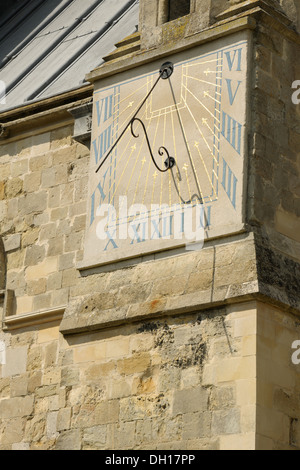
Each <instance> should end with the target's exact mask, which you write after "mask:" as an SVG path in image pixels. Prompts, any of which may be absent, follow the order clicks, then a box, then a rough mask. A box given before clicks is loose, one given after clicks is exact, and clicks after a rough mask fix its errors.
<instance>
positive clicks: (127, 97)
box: [119, 83, 147, 104]
mask: <svg viewBox="0 0 300 470" xmlns="http://www.w3.org/2000/svg"><path fill="white" fill-rule="evenodd" d="M146 85H147V83H144V84H143V85H142V86H141V87H140V88H137V89H136V90H134V92H133V93H131V94H130V95H127V96H125V98H123V99H122V100H121V101H120V102H119V104H121V103H123V102H124V101H126V100H129V98H131V97H132V96H133V95H135V94H136V93H138V92H139V91H140V90H142V89H143V88H145V86H146ZM119 94H121V93H119Z"/></svg>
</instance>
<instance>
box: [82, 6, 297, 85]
mask: <svg viewBox="0 0 300 470" xmlns="http://www.w3.org/2000/svg"><path fill="white" fill-rule="evenodd" d="M217 19H218V22H217V23H215V24H214V25H213V26H210V27H209V28H206V29H204V30H202V31H200V32H193V31H190V32H188V30H187V32H186V35H185V37H182V38H179V39H178V40H176V41H175V40H174V41H171V42H170V43H166V44H162V45H159V46H157V47H153V48H151V49H148V50H140V51H137V52H135V53H133V54H131V55H130V56H125V57H124V58H121V59H120V60H118V61H114V62H112V63H110V62H108V63H105V64H103V65H101V66H100V67H98V68H96V69H95V70H93V71H92V72H90V73H89V74H87V76H86V80H87V81H89V82H91V83H94V82H96V81H98V80H100V79H102V78H106V77H109V76H111V75H114V74H116V73H120V72H124V71H126V70H130V69H133V68H135V67H138V66H140V65H144V64H147V63H150V62H152V61H154V60H157V59H163V58H165V57H167V56H169V55H170V54H175V53H178V52H181V51H183V50H186V49H190V48H192V47H195V46H199V45H201V44H204V43H208V42H210V41H214V40H216V39H219V38H220V37H226V36H229V35H231V34H234V33H236V32H238V31H242V30H247V29H248V30H255V29H256V28H257V25H258V23H259V22H261V23H264V24H266V25H267V26H270V27H272V28H274V29H275V30H277V31H278V32H280V33H281V34H283V35H284V36H285V37H287V38H288V39H289V40H291V41H293V42H295V43H299V44H300V34H299V33H297V32H296V31H295V30H294V29H293V28H292V27H291V21H290V20H289V19H288V18H287V17H286V16H285V15H284V14H282V13H281V12H279V11H277V10H276V11H275V10H272V9H271V8H270V6H269V5H268V4H267V3H266V2H265V1H263V0H257V1H254V2H249V1H245V2H243V3H242V4H240V5H238V6H235V7H232V8H230V9H228V10H226V11H225V12H223V13H222V14H221V15H219V16H218V18H217Z"/></svg>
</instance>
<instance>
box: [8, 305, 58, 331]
mask: <svg viewBox="0 0 300 470" xmlns="http://www.w3.org/2000/svg"><path fill="white" fill-rule="evenodd" d="M65 308H66V307H65V306H62V307H56V308H53V309H49V310H40V311H38V312H32V313H25V314H23V315H13V316H10V317H5V318H4V320H3V330H4V331H7V330H16V329H20V328H27V327H30V326H34V325H42V324H45V323H51V322H55V321H59V322H60V321H61V319H62V317H63V314H64V311H65Z"/></svg>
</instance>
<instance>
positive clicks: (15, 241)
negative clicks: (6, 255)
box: [3, 233, 21, 252]
mask: <svg viewBox="0 0 300 470" xmlns="http://www.w3.org/2000/svg"><path fill="white" fill-rule="evenodd" d="M3 241H4V248H5V251H6V252H9V251H14V250H17V249H18V248H20V246H21V234H20V233H15V234H14V235H7V236H6V237H4V240H3Z"/></svg>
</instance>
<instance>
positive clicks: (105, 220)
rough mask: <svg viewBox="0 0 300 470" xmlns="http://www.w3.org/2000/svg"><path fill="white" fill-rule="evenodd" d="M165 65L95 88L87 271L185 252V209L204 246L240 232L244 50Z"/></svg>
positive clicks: (212, 51)
mask: <svg viewBox="0 0 300 470" xmlns="http://www.w3.org/2000/svg"><path fill="white" fill-rule="evenodd" d="M216 45H217V46H218V47H217V46H216ZM168 59H170V62H171V63H172V64H173V67H174V68H173V73H172V74H171V75H170V76H169V77H168V78H166V77H164V79H163V80H159V83H157V80H158V77H159V73H160V70H161V64H159V63H157V62H156V63H155V64H149V65H147V66H143V67H139V68H138V69H135V70H134V71H128V72H125V73H122V74H118V75H115V76H113V77H110V78H106V79H104V80H101V81H99V82H98V83H96V87H95V93H94V110H93V129H92V143H91V162H90V173H89V200H88V220H87V229H86V239H85V252H84V263H83V264H85V265H87V266H89V265H97V264H106V263H110V262H114V261H119V260H122V259H126V258H131V257H137V256H144V255H146V254H151V253H155V252H159V251H162V250H168V249H171V248H174V247H179V246H184V245H185V243H186V240H185V238H184V236H183V238H181V239H179V237H178V232H179V231H180V229H179V228H178V224H179V223H180V222H179V221H180V220H181V221H182V227H181V231H182V232H184V222H183V219H184V216H183V215H182V214H183V210H184V208H185V207H190V208H191V207H192V212H193V214H194V215H193V217H194V220H193V224H194V225H193V228H194V229H195V231H196V230H197V227H198V228H202V230H204V237H205V238H213V237H217V236H221V235H223V234H226V233H232V232H235V231H239V230H240V228H241V226H242V223H243V180H244V149H245V147H246V142H245V134H246V132H245V128H246V101H247V99H246V68H247V67H246V63H247V41H246V40H245V39H242V38H240V39H239V40H238V41H236V42H234V43H233V44H227V45H225V46H224V45H223V47H220V44H217V43H214V45H210V46H209V47H208V46H204V47H198V48H196V49H194V50H193V51H189V54H188V57H187V53H185V55H183V54H178V55H176V56H171V57H170V58H168ZM145 97H147V99H146V100H145ZM141 104H142V106H141ZM137 113H138V114H137ZM134 116H136V119H135V120H134V121H133V122H132V118H133V117H134ZM129 123H131V125H129ZM151 152H152V156H151ZM170 158H171V159H172V165H171V164H169V163H170V161H171V160H169V159H170ZM180 214H181V215H180ZM180 217H181V219H180ZM176 223H177V226H176V227H174V224H176ZM103 234H106V237H105V236H104V235H103Z"/></svg>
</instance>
